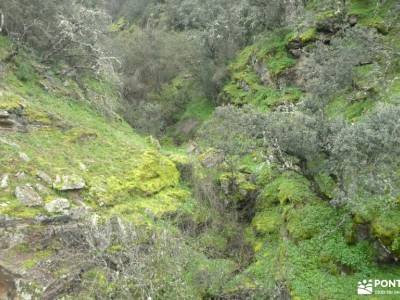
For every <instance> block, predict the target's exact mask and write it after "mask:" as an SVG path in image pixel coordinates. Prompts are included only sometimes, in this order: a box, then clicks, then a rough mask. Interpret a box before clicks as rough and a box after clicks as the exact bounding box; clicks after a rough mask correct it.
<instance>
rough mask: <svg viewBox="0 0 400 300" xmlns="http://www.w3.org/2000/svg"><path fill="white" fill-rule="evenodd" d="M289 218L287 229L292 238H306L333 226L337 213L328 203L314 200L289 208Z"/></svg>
mask: <svg viewBox="0 0 400 300" xmlns="http://www.w3.org/2000/svg"><path fill="white" fill-rule="evenodd" d="M287 220H288V224H287V229H288V232H289V234H290V236H291V237H292V239H294V240H306V239H310V238H312V237H313V236H315V235H317V234H319V233H320V232H326V231H327V230H329V228H331V227H333V226H334V224H335V222H336V221H337V214H336V212H335V209H333V208H332V207H330V206H328V205H327V204H325V203H323V202H314V203H310V204H306V205H305V206H303V207H301V208H297V209H291V210H289V212H288V215H287Z"/></svg>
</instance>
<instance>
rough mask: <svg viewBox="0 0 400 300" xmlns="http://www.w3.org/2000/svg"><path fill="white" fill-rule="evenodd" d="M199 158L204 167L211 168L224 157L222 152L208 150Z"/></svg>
mask: <svg viewBox="0 0 400 300" xmlns="http://www.w3.org/2000/svg"><path fill="white" fill-rule="evenodd" d="M202 156H203V157H201V158H200V160H201V164H202V165H203V167H205V168H212V167H215V166H216V165H219V164H220V163H222V162H223V161H224V159H225V157H224V154H223V153H222V152H215V151H209V152H207V153H205V154H203V155H202Z"/></svg>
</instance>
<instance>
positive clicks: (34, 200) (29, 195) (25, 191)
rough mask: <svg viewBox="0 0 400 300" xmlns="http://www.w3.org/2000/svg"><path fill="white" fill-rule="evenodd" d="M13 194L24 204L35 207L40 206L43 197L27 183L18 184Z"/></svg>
mask: <svg viewBox="0 0 400 300" xmlns="http://www.w3.org/2000/svg"><path fill="white" fill-rule="evenodd" d="M15 196H16V197H17V198H18V200H20V201H21V202H22V203H23V204H24V205H25V206H28V207H35V206H42V205H43V199H42V197H40V195H39V194H38V193H37V192H36V191H35V190H34V188H33V187H32V186H30V185H29V184H27V185H24V186H18V187H17V188H16V189H15Z"/></svg>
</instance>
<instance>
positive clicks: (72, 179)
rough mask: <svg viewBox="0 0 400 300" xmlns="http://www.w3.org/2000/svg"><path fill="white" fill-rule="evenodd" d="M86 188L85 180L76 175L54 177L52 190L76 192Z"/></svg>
mask: <svg viewBox="0 0 400 300" xmlns="http://www.w3.org/2000/svg"><path fill="white" fill-rule="evenodd" d="M85 187H86V183H85V180H84V179H83V178H82V177H80V176H77V175H65V176H62V177H60V176H58V175H57V177H56V181H55V182H54V183H53V188H54V189H56V190H58V191H76V190H82V189H84V188H85Z"/></svg>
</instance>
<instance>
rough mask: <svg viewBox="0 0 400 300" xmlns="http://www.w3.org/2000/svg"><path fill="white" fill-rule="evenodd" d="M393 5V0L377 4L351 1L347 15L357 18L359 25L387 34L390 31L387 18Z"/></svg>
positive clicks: (362, 0)
mask: <svg viewBox="0 0 400 300" xmlns="http://www.w3.org/2000/svg"><path fill="white" fill-rule="evenodd" d="M395 5H396V1H395V0H388V1H384V2H383V3H379V4H378V3H377V2H376V1H374V0H351V1H349V4H348V13H349V15H353V16H357V18H359V23H360V24H362V25H364V26H367V27H371V28H376V29H377V30H378V31H379V32H380V33H382V34H387V33H388V32H389V30H390V28H389V26H388V24H389V23H390V22H388V21H390V19H389V18H388V17H389V15H390V13H391V11H392V10H393V8H394V6H395ZM387 22H388V23H387Z"/></svg>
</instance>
